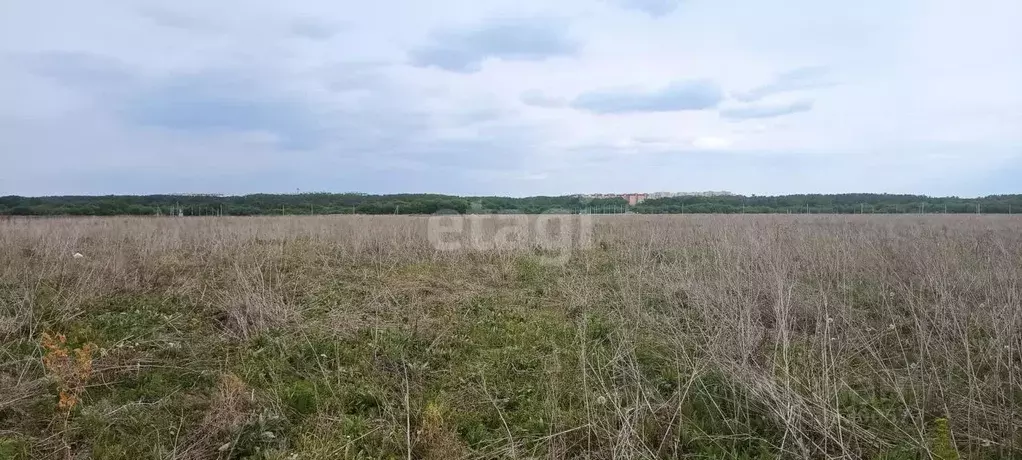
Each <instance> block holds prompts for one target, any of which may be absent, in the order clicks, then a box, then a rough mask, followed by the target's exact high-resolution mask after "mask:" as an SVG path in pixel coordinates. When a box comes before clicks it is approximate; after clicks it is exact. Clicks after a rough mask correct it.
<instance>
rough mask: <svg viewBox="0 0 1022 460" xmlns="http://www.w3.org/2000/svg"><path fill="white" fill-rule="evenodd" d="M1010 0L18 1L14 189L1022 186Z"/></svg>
mask: <svg viewBox="0 0 1022 460" xmlns="http://www.w3.org/2000/svg"><path fill="white" fill-rule="evenodd" d="M1019 24H1022V2H1019V1H1018V0H973V1H968V2H967V1H962V0H954V1H952V0H862V1H858V2H821V1H819V0H775V1H770V2H764V1H758V0H558V1H556V2H552V1H549V0H431V1H428V2H426V1H421V0H382V1H376V2H364V1H360V2H354V1H350V0H339V1H338V0H334V1H326V0H310V1H298V0H296V1H291V2H280V1H255V0H217V1H215V2H210V1H199V0H179V1H176V2H169V1H159V2H157V1H148V0H106V1H103V2H70V1H64V2H24V1H23V2H3V4H2V5H0V195H11V194H16V195H29V196H37V195H62V194H88V195H96V194H153V193H224V194H245V193H287V192H294V191H302V192H313V191H325V192H351V191H356V192H366V193H420V192H421V193H449V194H460V195H510V196H531V195H561V194H573V193H613V192H655V191H676V192H684V191H705V190H728V191H732V192H735V193H743V194H759V195H764V194H786V193H841V192H889V193H921V194H930V195H958V196H981V195H988V194H1001V193H1020V192H1022V187H1020V184H1022V180H1019V178H1020V177H1022V84H1020V83H1019V82H1022V58H1020V57H1022V28H1020V27H1019V26H1018V25H1019Z"/></svg>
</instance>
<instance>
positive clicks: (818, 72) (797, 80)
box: [734, 66, 834, 102]
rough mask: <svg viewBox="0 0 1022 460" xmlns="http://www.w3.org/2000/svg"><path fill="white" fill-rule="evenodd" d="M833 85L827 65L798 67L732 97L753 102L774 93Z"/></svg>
mask: <svg viewBox="0 0 1022 460" xmlns="http://www.w3.org/2000/svg"><path fill="white" fill-rule="evenodd" d="M833 85H834V82H833V81H832V80H831V79H830V69H828V68H827V67H823V66H813V67H800V68H798V69H794V70H791V71H788V72H784V73H781V74H778V75H777V76H776V77H774V79H773V80H772V81H771V82H769V83H767V84H765V85H761V86H757V87H755V88H752V89H750V90H748V91H745V92H739V93H735V94H734V97H735V99H738V100H739V101H742V102H755V101H758V100H760V99H763V98H765V97H767V96H772V95H775V94H781V93H788V92H793V91H802V90H807V89H814V88H823V87H827V86H833Z"/></svg>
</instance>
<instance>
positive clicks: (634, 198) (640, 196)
mask: <svg viewBox="0 0 1022 460" xmlns="http://www.w3.org/2000/svg"><path fill="white" fill-rule="evenodd" d="M730 195H734V194H733V193H731V192H728V191H719V192H713V191H709V192H652V193H590V194H583V195H577V196H579V197H582V198H589V199H600V198H621V199H624V200H625V201H627V202H628V204H629V205H631V206H635V205H637V204H639V203H642V202H643V201H646V200H655V199H658V198H674V197H679V196H730Z"/></svg>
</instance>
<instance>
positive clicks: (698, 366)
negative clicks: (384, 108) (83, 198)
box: [0, 215, 1022, 459]
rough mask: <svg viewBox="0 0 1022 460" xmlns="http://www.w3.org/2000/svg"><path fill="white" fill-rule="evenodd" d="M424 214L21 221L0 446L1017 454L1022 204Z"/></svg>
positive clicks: (300, 451) (232, 452)
mask: <svg viewBox="0 0 1022 460" xmlns="http://www.w3.org/2000/svg"><path fill="white" fill-rule="evenodd" d="M427 223H428V221H427V218H425V217H401V216H393V217H392V216H377V217H370V216H349V217H272V218H268V217H255V218H220V219H217V218H185V219H176V218H164V219H154V218H80V219H20V220H19V219H13V220H10V221H4V222H0V261H4V262H5V263H3V264H0V458H6V457H11V458H62V457H74V458H133V459H137V458H277V459H290V458H323V459H333V458H380V457H391V458H407V457H409V456H411V457H414V458H492V457H494V456H505V457H515V458H536V457H548V458H568V457H571V458H659V457H690V458H890V459H894V458H905V459H909V458H912V459H915V458H970V459H971V458H1006V457H1016V458H1022V432H1020V430H1022V414H1020V409H1022V407H1020V404H1022V370H1020V369H1022V367H1020V366H1022V229H1020V228H1019V224H1020V223H1022V221H1020V220H1018V219H1015V218H1012V217H1009V216H953V217H945V216H929V217H911V216H843V217H837V216H752V215H749V216H607V217H599V218H596V220H595V228H594V229H593V231H592V235H591V244H576V246H575V247H574V248H573V251H572V253H571V258H570V259H569V260H568V261H567V263H565V264H563V265H548V264H545V263H542V261H544V260H547V259H544V258H543V257H545V256H546V255H547V252H546V251H545V250H544V249H543V248H541V247H540V246H538V245H537V244H536V243H535V242H534V241H529V240H528V239H527V238H526V239H517V240H516V239H512V240H509V241H505V243H503V244H500V245H496V246H494V247H491V248H486V249H483V250H476V249H472V248H466V249H462V250H457V251H440V250H437V249H435V248H434V246H433V245H432V244H431V243H430V239H429V235H428V231H427V230H428V225H427ZM485 228H488V230H487V232H493V231H495V230H496V229H494V228H490V227H485ZM588 239H589V238H584V239H582V240H581V241H583V242H588ZM75 252H81V253H82V254H84V255H85V257H84V258H81V259H73V258H72V257H71V254H73V253H75ZM43 333H62V334H65V335H66V336H67V339H68V346H69V347H74V346H80V345H83V344H86V343H90V342H91V343H95V344H96V345H98V346H99V347H100V350H99V351H98V353H97V356H96V358H95V360H96V362H95V363H94V364H93V368H92V369H93V376H92V378H91V380H90V382H91V383H90V384H89V386H88V387H87V388H86V389H85V391H84V392H83V393H82V395H81V402H80V403H79V404H78V405H77V407H75V408H74V411H73V413H72V414H71V420H70V422H69V423H67V424H66V425H65V424H57V423H54V422H53V420H54V414H55V413H57V412H58V409H57V407H56V405H57V397H56V388H55V386H54V385H53V383H52V382H51V381H50V380H48V379H47V374H46V373H45V370H44V368H43V365H42V360H41V358H42V356H43V350H42V348H41V346H40V339H41V337H42V334H43ZM58 440H59V441H58ZM68 447H69V448H70V449H68Z"/></svg>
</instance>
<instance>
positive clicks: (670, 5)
mask: <svg viewBox="0 0 1022 460" xmlns="http://www.w3.org/2000/svg"><path fill="white" fill-rule="evenodd" d="M617 4H618V5H619V6H621V7H622V8H627V9H630V10H636V11H641V12H643V13H646V14H648V15H650V16H653V17H655V18H656V17H661V16H666V15H668V14H670V13H671V12H673V11H674V10H676V9H678V5H680V4H681V0H617Z"/></svg>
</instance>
